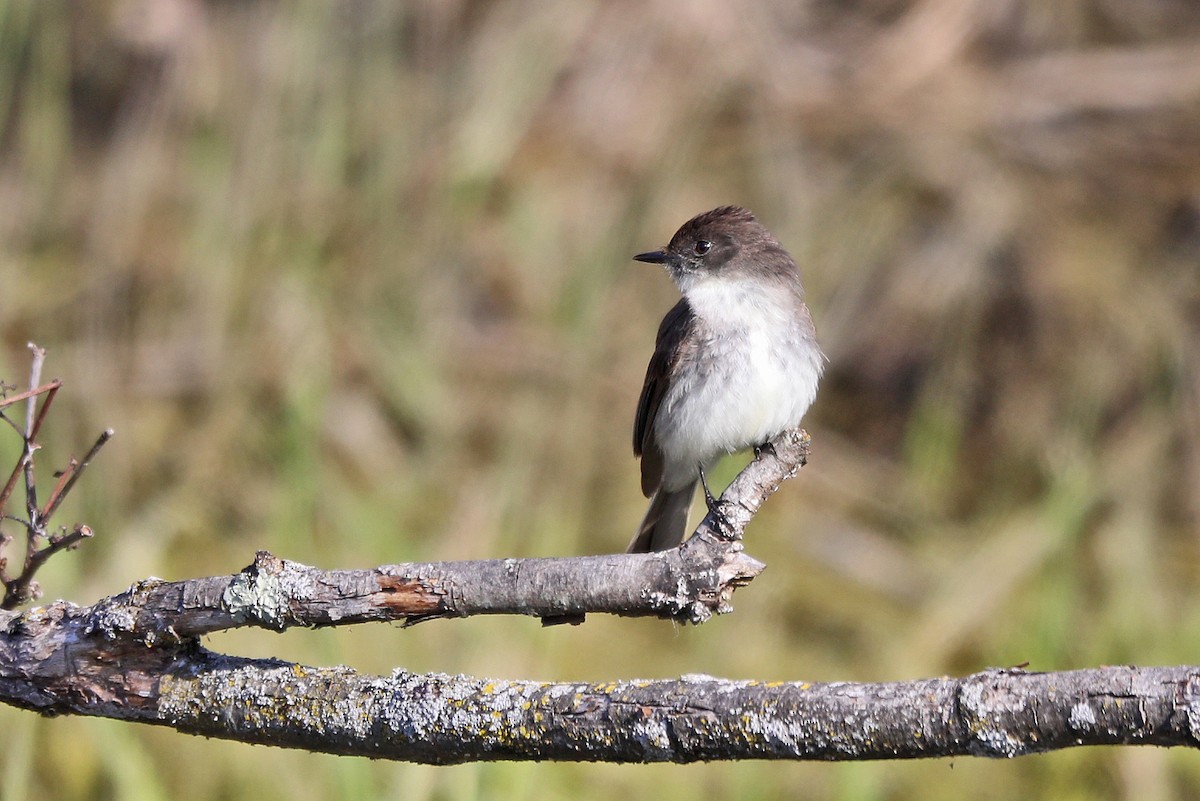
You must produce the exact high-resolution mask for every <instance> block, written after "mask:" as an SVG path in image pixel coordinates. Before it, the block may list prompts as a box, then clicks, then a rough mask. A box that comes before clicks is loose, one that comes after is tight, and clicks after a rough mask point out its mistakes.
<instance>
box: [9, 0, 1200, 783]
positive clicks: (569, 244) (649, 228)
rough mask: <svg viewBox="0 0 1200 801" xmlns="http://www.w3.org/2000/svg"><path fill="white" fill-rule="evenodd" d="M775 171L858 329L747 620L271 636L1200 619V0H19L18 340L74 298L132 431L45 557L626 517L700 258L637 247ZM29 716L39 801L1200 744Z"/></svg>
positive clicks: (899, 649)
mask: <svg viewBox="0 0 1200 801" xmlns="http://www.w3.org/2000/svg"><path fill="white" fill-rule="evenodd" d="M727 202H738V203H742V204H744V205H747V206H750V207H751V208H753V209H755V210H756V211H757V212H758V213H759V216H760V217H761V218H763V219H764V221H765V222H766V223H767V224H768V226H769V227H771V228H772V230H773V231H774V232H775V233H776V234H777V235H778V236H779V237H780V238H781V239H782V240H783V241H784V242H785V243H787V244H788V245H789V247H790V248H791V249H792V250H793V252H794V253H795V254H796V255H797V257H798V258H799V260H800V261H801V263H802V267H803V270H804V273H805V281H806V285H807V286H808V288H809V294H810V305H811V306H812V307H813V309H814V313H815V316H816V318H817V322H818V326H819V330H820V333H821V336H822V340H823V342H824V343H825V345H826V348H827V351H828V353H829V355H830V357H831V359H832V364H831V368H830V372H829V376H828V380H827V382H826V384H825V387H824V389H823V392H822V394H821V396H820V397H819V398H818V401H817V404H816V406H815V407H814V411H813V413H812V415H811V419H810V420H809V421H807V423H808V426H807V427H808V428H809V430H810V431H811V433H812V434H813V440H814V455H813V460H812V463H811V465H810V466H809V468H807V469H806V470H805V471H804V474H803V475H802V476H801V477H800V478H799V479H798V480H796V481H795V482H792V483H791V484H790V485H789V486H788V487H786V488H785V490H784V491H783V492H782V493H781V494H780V495H778V496H776V498H775V499H773V500H772V502H771V503H769V504H768V506H767V508H766V510H765V512H764V514H763V515H762V516H761V517H760V518H759V519H758V520H757V521H756V522H755V524H754V526H753V527H752V529H751V531H750V532H749V534H750V538H749V547H750V549H751V552H752V553H754V555H756V556H758V557H759V558H762V559H763V560H764V561H766V562H767V563H768V564H769V565H770V569H769V570H768V571H767V573H766V574H764V576H763V577H762V578H761V579H760V580H759V581H758V582H756V584H755V586H754V587H753V588H752V589H751V590H749V591H747V592H746V594H745V595H743V596H741V598H740V601H739V603H738V610H737V612H736V613H735V615H734V616H732V617H728V618H724V619H721V620H718V621H714V622H713V623H711V624H709V625H707V626H704V627H702V628H699V629H686V630H678V631H672V630H670V629H668V628H666V627H665V626H664V625H663V624H660V623H654V622H645V621H617V620H611V621H609V620H589V622H588V624H587V625H585V626H582V627H579V628H574V629H567V628H563V627H558V628H555V629H550V630H541V629H539V628H537V626H536V625H535V624H533V623H531V622H529V621H525V620H514V621H496V620H488V621H466V622H462V623H439V624H431V625H429V626H425V627H418V628H417V629H415V630H412V631H399V630H396V629H392V628H386V627H377V628H369V629H367V630H365V631H358V632H313V633H300V634H289V635H287V636H286V637H282V638H271V639H263V635H261V634H247V635H244V636H240V637H234V636H230V637H228V638H227V639H226V640H224V641H223V642H222V647H224V648H228V649H230V650H236V651H240V652H241V653H245V654H248V655H257V654H272V653H274V654H277V655H280V656H284V657H287V658H292V659H298V660H301V661H305V662H309V663H318V664H334V663H338V662H345V663H349V664H353V665H355V666H357V667H361V668H364V669H367V670H374V671H381V672H385V671H387V670H388V669H390V668H391V667H393V666H396V665H403V666H405V667H407V668H410V669H436V670H445V671H449V672H458V671H463V672H473V673H483V674H488V675H507V676H511V677H514V678H515V677H529V678H556V679H567V678H575V677H579V678H597V679H599V678H628V677H633V676H672V675H678V674H680V673H686V672H706V673H712V674H717V675H725V676H732V677H756V678H779V679H813V680H834V679H870V680H887V679H896V678H906V677H915V676H922V675H936V674H940V673H944V672H950V673H956V672H969V671H973V670H975V669H978V668H981V667H984V666H987V665H1006V664H1016V663H1020V662H1025V661H1029V662H1030V663H1031V667H1032V668H1034V669H1046V670H1050V669H1066V668H1073V667H1081V666H1088V665H1096V664H1102V663H1121V662H1137V663H1142V664H1151V663H1193V664H1194V663H1196V662H1197V655H1196V648H1195V646H1194V644H1195V643H1196V642H1200V603H1197V601H1196V599H1197V597H1200V592H1198V591H1197V588H1198V587H1200V539H1198V536H1197V535H1198V534H1200V523H1198V521H1200V492H1197V488H1200V354H1198V352H1197V349H1198V348H1200V338H1198V333H1200V332H1198V328H1200V267H1198V263H1200V7H1197V6H1196V5H1195V4H1194V3H1191V2H1188V1H1187V0H1123V1H1122V2H1116V0H1066V1H1065V2H1057V3H1040V2H1035V1H1034V0H1001V1H1000V2H962V1H961V0H910V1H908V2H901V1H896V2H892V1H891V0H864V1H863V2H853V3H833V2H819V1H811V0H810V1H809V2H800V3H789V2H784V0H779V1H778V2H764V3H752V4H739V3H725V2H697V3H680V4H658V3H656V4H642V3H636V2H632V1H630V0H625V1H623V0H614V1H613V2H596V3H550V4H547V3H538V4H530V3H515V2H494V3H467V2H457V1H455V0H439V2H420V3H388V2H366V1H365V0H364V1H362V2H350V1H349V0H342V1H341V2H334V3H315V2H314V3H274V2H255V3H241V2H237V3H224V2H198V0H126V1H124V2H118V1H117V0H112V1H111V2H92V3H73V4H69V3H60V2H40V3H38V2H32V0H14V1H13V2H0V209H3V213H2V214H0V332H2V334H3V347H2V349H0V376H3V377H4V378H6V379H8V380H9V381H10V382H11V381H13V380H14V379H16V378H18V377H19V376H21V375H22V374H23V371H24V367H23V365H24V364H25V360H26V358H27V354H26V351H25V347H24V346H25V343H26V341H28V340H31V339H32V340H34V341H37V342H38V343H39V344H41V345H43V346H45V347H47V348H48V350H49V351H50V353H51V354H52V362H51V366H52V368H53V370H54V375H60V376H63V377H64V378H68V379H69V382H70V384H71V385H72V386H73V387H74V388H75V391H74V392H72V393H71V395H72V398H71V399H66V398H63V399H60V403H63V404H71V403H74V404H75V406H74V409H73V419H74V429H72V425H64V424H63V423H64V422H65V421H70V420H71V419H72V415H70V414H68V415H65V416H64V419H62V420H60V421H59V425H60V426H61V427H60V428H58V429H57V430H56V431H54V432H53V434H54V437H52V438H51V439H50V441H48V442H47V443H46V449H47V451H48V452H49V453H50V454H51V456H50V461H61V460H62V459H61V457H62V456H63V455H64V454H65V452H66V450H67V449H68V448H70V447H74V446H75V445H77V443H78V442H80V441H85V440H87V439H88V438H89V437H91V436H94V432H95V431H96V430H99V429H102V428H104V427H107V426H113V427H114V428H116V429H117V430H118V431H119V432H120V435H121V436H120V439H119V440H116V441H114V444H113V445H112V446H110V447H109V448H108V449H107V450H106V451H105V456H104V460H103V467H102V468H98V469H96V470H95V471H94V472H92V473H91V474H90V475H89V477H88V481H87V482H85V483H86V485H87V486H81V488H80V489H79V490H78V491H77V492H76V495H75V497H73V499H72V501H71V503H69V504H68V505H67V507H64V510H63V513H62V517H63V518H64V519H63V521H62V522H64V523H68V524H69V523H70V522H71V521H70V519H69V518H70V517H71V516H72V515H77V516H78V517H79V518H81V519H86V520H87V522H88V523H89V524H91V526H92V528H93V529H94V530H95V531H96V535H97V536H96V539H95V541H93V542H90V543H88V545H87V547H86V548H85V549H84V550H83V551H81V552H79V553H78V554H76V555H74V556H70V557H60V558H59V559H57V560H55V561H56V562H58V564H54V563H52V564H51V565H49V566H48V567H47V569H46V570H45V571H43V573H42V574H41V575H40V579H41V581H42V584H43V586H44V587H45V588H46V591H47V594H48V595H50V596H59V595H61V596H65V597H69V598H73V599H75V600H78V601H90V600H92V599H94V598H95V597H97V596H99V595H102V594H106V593H109V592H112V591H115V590H117V589H118V588H120V587H123V586H124V585H126V584H128V583H129V582H130V581H131V580H133V579H136V578H140V577H143V576H146V575H151V574H156V575H161V576H166V577H171V578H178V577H186V576H195V575H204V574H207V573H218V572H219V573H225V572H230V571H232V570H235V569H237V568H239V567H241V566H242V565H243V564H245V563H247V562H248V561H250V558H251V556H252V554H253V552H254V550H255V549H257V548H270V549H272V550H274V551H275V552H277V553H279V554H281V555H286V556H287V557H290V558H293V559H298V560H301V561H306V562H309V563H314V564H319V565H321V566H324V567H348V566H369V565H373V564H376V563H382V562H390V561H401V560H428V559H454V558H466V557H496V556H504V555H533V554H539V555H548V554H574V553H592V552H600V551H605V550H616V549H619V548H621V547H623V546H624V544H625V542H626V541H627V540H628V537H629V533H630V531H631V530H632V528H633V526H634V525H635V523H636V521H637V519H638V518H639V516H640V514H641V511H642V498H641V496H640V493H639V492H638V489H637V479H636V474H637V471H636V467H635V462H634V460H633V457H632V455H631V454H630V452H629V446H628V442H627V441H628V430H629V426H630V421H631V417H632V412H633V407H634V403H635V401H636V394H637V391H638V389H639V388H640V383H641V371H642V370H643V368H644V365H645V359H646V358H647V356H648V354H649V348H650V344H651V339H652V336H653V332H654V328H655V326H656V324H657V320H658V318H659V316H660V315H661V314H662V312H663V311H664V310H665V309H666V308H667V307H668V306H669V305H670V304H671V303H672V302H674V290H673V289H672V288H671V287H670V286H669V283H668V281H667V280H666V278H665V277H664V276H662V275H661V274H658V273H656V272H654V271H652V270H649V269H647V268H646V267H645V266H642V265H637V264H635V263H633V262H631V261H630V260H629V256H630V254H632V253H635V252H637V251H638V250H645V249H647V248H649V247H653V246H656V245H658V244H661V243H662V242H663V241H665V239H666V238H667V237H668V236H669V235H670V233H671V231H672V230H673V229H674V228H675V226H676V225H677V224H678V223H679V222H681V221H682V220H683V219H685V218H686V217H688V216H690V215H691V214H693V213H695V212H697V211H700V210H703V209H706V208H709V207H712V206H715V205H718V204H721V203H727ZM59 414H62V411H61V410H60V412H59ZM3 447H12V446H11V445H10V444H5V445H3ZM55 454H57V456H56V455H55ZM0 457H3V458H0V462H3V463H9V462H10V459H9V454H8V453H7V452H6V453H0ZM725 475H726V477H728V476H729V475H731V471H730V470H727V471H725ZM0 728H2V729H3V731H4V732H5V736H4V738H3V739H4V743H3V746H2V750H0V797H3V798H5V799H13V800H14V801H16V799H22V798H33V797H55V798H60V799H66V800H67V801H70V800H71V799H91V798H110V797H119V798H123V799H154V798H168V797H169V798H174V799H192V798H194V799H201V798H204V799H207V798H230V799H233V798H243V797H245V798H251V797H253V798H256V799H262V801H270V800H271V799H282V798H291V797H297V796H303V797H311V796H312V795H313V794H316V795H318V796H325V797H337V796H339V795H340V796H344V797H356V798H371V797H396V796H398V795H400V794H403V796H404V797H405V798H410V799H413V800H414V801H417V800H418V799H445V798H456V799H458V798H467V799H471V798H478V799H486V798H551V797H566V796H587V797H594V798H623V797H629V796H631V795H635V796H637V797H647V798H657V799H666V800H667V801H669V800H670V799H683V798H687V799H689V800H692V799H697V798H727V797H740V798H777V797H796V796H797V795H798V794H801V793H803V794H805V795H808V794H811V795H814V796H818V797H829V798H839V799H901V798H921V799H941V798H947V799H949V798H962V797H971V798H1015V797H1030V796H1039V797H1052V798H1058V799H1070V798H1084V797H1086V798H1137V799H1139V800H1142V799H1145V800H1147V801H1154V800H1155V799H1176V798H1179V799H1182V798H1189V797H1193V796H1194V790H1192V789H1191V788H1192V787H1194V786H1195V785H1196V782H1197V781H1200V767H1198V763H1197V762H1196V757H1195V755H1194V754H1188V753H1177V752H1165V751H1149V750H1137V749H1124V750H1119V751H1118V750H1092V751H1086V752H1076V753H1066V754H1056V755H1052V756H1048V757H1044V758H1035V759H1029V760H1023V761H1020V762H1017V763H983V762H978V761H967V762H964V761H959V762H957V763H955V764H954V766H953V767H954V769H953V770H951V769H950V768H951V766H950V765H949V764H947V763H944V762H943V763H931V764H905V765H897V764H876V765H838V766H828V765H764V764H747V765H734V766H730V765H725V766H699V767H691V768H671V767H657V768H648V769H636V768H613V767H605V766H536V765H524V766H519V765H518V766H514V765H498V766H474V767H462V768H455V769H452V770H434V769H429V768H419V767H413V766H404V765H380V764H373V763H367V762H363V761H358V760H338V759H336V758H332V757H316V756H311V755H305V754H292V753H283V752H274V751H269V750H264V749H256V748H248V747H244V746H237V745H232V744H224V743H213V742H207V741H200V740H188V739H184V738H180V737H179V736H177V735H172V734H170V733H167V732H159V731H146V730H140V729H136V728H131V727H128V726H122V725H120V724H110V723H100V722H95V721H80V720H54V721H44V720H39V719H35V718H33V717H32V716H30V715H28V714H26V713H19V712H16V711H12V710H7V711H5V710H0Z"/></svg>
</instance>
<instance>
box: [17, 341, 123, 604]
mask: <svg viewBox="0 0 1200 801" xmlns="http://www.w3.org/2000/svg"><path fill="white" fill-rule="evenodd" d="M29 350H30V352H31V353H32V357H31V363H30V369H29V389H28V390H26V391H24V392H21V393H19V394H17V395H13V396H11V397H0V410H3V409H6V408H8V407H10V406H13V405H14V404H17V403H20V402H21V401H25V402H26V407H25V421H24V423H25V424H24V426H23V427H22V426H19V425H18V424H17V423H16V422H15V421H14V420H13V419H12V418H10V417H9V416H8V415H6V414H4V413H3V411H0V419H3V421H4V422H6V423H8V424H9V425H10V426H12V428H13V430H15V431H16V432H17V434H18V435H19V436H20V437H21V439H22V441H23V447H22V448H21V455H20V457H19V458H18V459H17V464H16V465H15V466H14V467H13V470H12V473H11V474H10V475H9V477H8V481H6V482H5V484H4V487H3V489H0V521H2V520H5V519H7V520H13V521H15V522H17V523H20V524H21V525H23V526H24V527H25V543H26V544H25V558H24V560H23V563H22V569H21V572H20V574H19V575H17V576H16V577H15V578H11V577H10V575H9V572H8V565H9V559H8V557H7V556H6V555H5V553H4V551H5V550H6V549H7V547H8V546H9V545H10V544H11V543H12V539H13V538H12V537H10V536H8V535H7V534H4V533H3V532H0V584H3V586H4V597H3V599H0V608H2V609H12V608H14V607H16V606H18V605H20V604H23V603H25V602H27V601H29V600H31V599H33V598H36V597H38V596H39V595H40V594H41V592H40V589H39V588H38V585H37V582H35V581H34V576H35V575H36V574H37V571H38V570H39V569H40V568H41V566H42V565H44V564H45V563H46V561H47V560H48V559H49V558H50V557H51V556H53V555H54V554H56V553H58V552H59V551H64V550H70V549H72V548H74V547H75V546H76V545H78V544H79V542H80V541H81V540H84V539H87V538H88V537H90V536H92V530H91V529H90V528H88V527H87V526H85V525H82V524H79V525H76V526H75V528H74V530H73V531H71V532H70V533H65V532H66V529H65V528H63V529H60V531H62V532H64V533H63V534H60V535H51V534H49V533H48V530H47V528H48V525H49V522H50V520H51V518H52V517H53V516H54V513H55V512H57V511H58V508H59V506H60V505H62V502H63V501H64V500H65V499H66V497H67V495H68V494H70V492H71V489H72V488H73V487H74V486H75V482H76V481H78V480H79V477H80V476H81V475H82V474H83V471H84V469H85V468H86V467H87V466H88V464H90V463H91V460H92V459H93V458H95V456H96V454H97V453H98V452H99V450H100V448H102V447H103V446H104V443H106V442H108V440H109V439H111V438H112V436H113V431H112V429H107V430H106V431H104V433H102V434H101V435H100V436H99V438H97V440H96V442H95V444H93V445H92V447H91V449H90V450H89V451H88V452H87V454H86V455H85V456H84V457H83V460H82V461H76V460H75V458H74V457H72V458H71V460H70V461H69V463H68V464H67V468H66V469H65V470H63V471H62V473H60V474H59V480H58V482H57V483H56V484H55V486H54V489H53V491H52V492H51V493H50V497H49V498H48V499H47V501H46V504H45V506H39V504H38V501H37V482H36V472H35V470H34V453H35V452H36V451H37V450H38V449H39V448H40V447H41V446H40V445H38V442H37V439H38V436H39V434H40V433H41V431H42V425H43V424H44V423H45V422H46V416H47V414H48V413H49V411H50V406H51V405H52V404H53V403H54V398H55V396H56V395H57V394H58V390H59V389H60V388H61V387H62V382H61V381H59V380H58V379H55V380H54V381H51V382H49V383H47V384H41V383H40V381H41V375H42V366H43V364H44V362H45V359H46V351H45V350H43V349H42V348H39V347H38V346H37V345H35V344H34V343H32V342H30V343H29ZM11 389H13V387H10V386H8V385H5V384H0V396H3V395H4V393H7V392H8V391H9V390H11ZM39 395H45V400H43V401H42V402H41V405H40V406H39V405H38V396H39ZM21 475H24V477H25V507H26V512H27V519H21V518H20V517H18V516H16V515H11V514H8V513H7V511H6V510H7V507H8V502H9V501H10V500H11V499H12V494H13V492H14V491H15V489H16V485H17V478H18V476H21ZM43 542H45V543H46V544H45V545H44V546H42V547H39V546H40V545H41V544H42V543H43Z"/></svg>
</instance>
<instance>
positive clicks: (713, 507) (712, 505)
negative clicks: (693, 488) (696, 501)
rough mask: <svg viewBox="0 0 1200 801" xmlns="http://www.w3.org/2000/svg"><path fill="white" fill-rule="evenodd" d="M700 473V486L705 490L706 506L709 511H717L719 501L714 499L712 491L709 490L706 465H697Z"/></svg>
mask: <svg viewBox="0 0 1200 801" xmlns="http://www.w3.org/2000/svg"><path fill="white" fill-rule="evenodd" d="M697 467H698V469H699V471H700V486H701V487H703V488H704V504H705V505H706V506H707V507H708V511H710V512H716V511H717V499H716V498H714V497H713V494H712V490H710V489H709V488H708V477H707V476H705V475H704V465H697Z"/></svg>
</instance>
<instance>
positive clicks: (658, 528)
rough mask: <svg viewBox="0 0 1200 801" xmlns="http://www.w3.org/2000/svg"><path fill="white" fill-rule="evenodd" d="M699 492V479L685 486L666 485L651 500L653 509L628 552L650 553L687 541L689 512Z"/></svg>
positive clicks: (647, 511) (639, 528)
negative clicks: (670, 486) (697, 491)
mask: <svg viewBox="0 0 1200 801" xmlns="http://www.w3.org/2000/svg"><path fill="white" fill-rule="evenodd" d="M695 494H696V482H695V481H693V482H692V483H691V484H688V485H687V486H686V487H684V488H683V489H678V490H675V491H674V492H667V491H666V490H664V489H663V488H662V487H659V488H658V492H656V493H654V497H653V498H651V499H650V508H649V509H647V510H646V516H645V517H644V518H642V524H641V525H640V526H638V532H637V534H635V535H634V537H633V541H632V542H630V543H629V547H628V548H626V549H625V552H626V553H649V552H650V551H666V550H669V549H671V548H674V547H675V546H677V545H679V543H681V542H683V538H684V536H686V535H687V533H688V532H687V523H688V511H689V510H690V509H691V508H692V496H693V495H695Z"/></svg>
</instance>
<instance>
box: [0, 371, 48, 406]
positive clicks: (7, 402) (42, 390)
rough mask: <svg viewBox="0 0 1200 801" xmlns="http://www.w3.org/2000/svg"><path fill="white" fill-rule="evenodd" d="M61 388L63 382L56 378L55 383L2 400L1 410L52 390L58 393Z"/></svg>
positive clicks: (0, 403)
mask: <svg viewBox="0 0 1200 801" xmlns="http://www.w3.org/2000/svg"><path fill="white" fill-rule="evenodd" d="M61 386H62V381H61V380H60V379H57V378H56V379H54V380H53V381H51V382H50V383H49V384H42V385H41V386H40V387H35V388H34V389H27V390H25V391H24V392H22V393H20V394H18V395H13V396H12V397H11V398H0V409H7V408H8V407H9V406H12V405H13V404H14V403H20V402H21V401H23V400H27V399H29V398H32V397H33V396H35V395H41V394H43V393H46V392H49V391H50V390H52V389H53V390H56V391H57V390H58V388H59V387H61Z"/></svg>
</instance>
